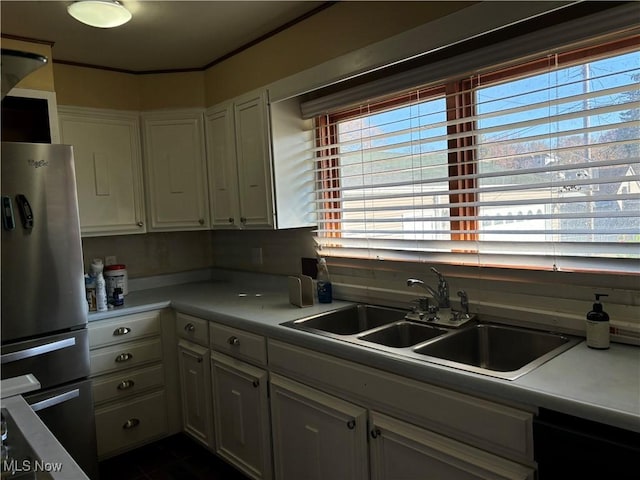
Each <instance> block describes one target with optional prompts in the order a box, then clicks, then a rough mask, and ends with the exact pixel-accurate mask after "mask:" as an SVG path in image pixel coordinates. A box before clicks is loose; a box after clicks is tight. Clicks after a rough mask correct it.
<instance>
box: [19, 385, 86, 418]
mask: <svg viewBox="0 0 640 480" xmlns="http://www.w3.org/2000/svg"><path fill="white" fill-rule="evenodd" d="M79 396H80V390H79V389H77V388H75V389H73V390H69V391H68V392H65V393H61V394H60V395H54V396H53V397H49V398H45V399H44V400H40V401H39V402H36V403H34V404H32V405H31V410H33V411H34V412H39V411H40V410H44V409H45V408H50V407H55V406H56V405H60V404H61V403H64V402H68V401H69V400H72V399H74V398H78V397H79Z"/></svg>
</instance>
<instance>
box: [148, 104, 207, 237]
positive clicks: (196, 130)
mask: <svg viewBox="0 0 640 480" xmlns="http://www.w3.org/2000/svg"><path fill="white" fill-rule="evenodd" d="M142 121H143V132H144V158H145V180H146V187H147V208H148V213H149V230H154V231H171V230H202V229H207V228H209V201H208V196H207V168H206V159H205V148H204V126H203V119H202V113H200V112H193V111H174V112H162V113H149V114H143V117H142Z"/></svg>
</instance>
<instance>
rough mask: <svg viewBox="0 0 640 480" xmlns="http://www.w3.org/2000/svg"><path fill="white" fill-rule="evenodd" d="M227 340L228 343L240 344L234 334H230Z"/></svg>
mask: <svg viewBox="0 0 640 480" xmlns="http://www.w3.org/2000/svg"><path fill="white" fill-rule="evenodd" d="M227 342H229V345H240V339H239V338H238V337H236V336H235V335H232V336H230V337H229V340H227Z"/></svg>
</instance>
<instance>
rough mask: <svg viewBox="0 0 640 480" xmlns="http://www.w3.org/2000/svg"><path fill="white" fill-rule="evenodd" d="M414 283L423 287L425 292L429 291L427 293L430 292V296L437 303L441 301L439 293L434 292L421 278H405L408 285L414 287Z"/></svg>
mask: <svg viewBox="0 0 640 480" xmlns="http://www.w3.org/2000/svg"><path fill="white" fill-rule="evenodd" d="M416 285H417V286H419V287H422V288H424V289H425V290H426V291H427V292H429V294H431V296H432V297H433V299H434V300H435V301H436V302H437V303H438V305H440V304H441V303H442V298H440V295H439V294H438V292H436V291H435V290H434V289H433V288H431V287H430V286H429V285H427V284H426V283H424V282H423V281H422V280H419V279H417V278H409V279H408V280H407V286H408V287H415V286H416Z"/></svg>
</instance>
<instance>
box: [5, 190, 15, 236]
mask: <svg viewBox="0 0 640 480" xmlns="http://www.w3.org/2000/svg"><path fill="white" fill-rule="evenodd" d="M2 225H3V226H4V229H5V230H9V231H10V230H14V229H15V228H16V220H15V217H14V215H13V203H12V202H11V197H9V196H8V195H2Z"/></svg>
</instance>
